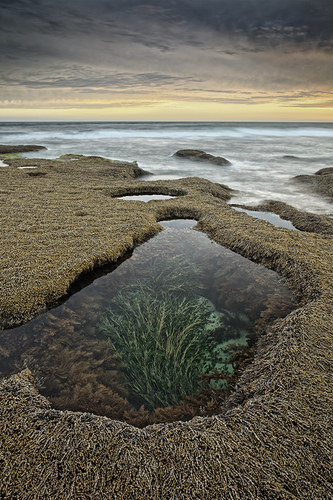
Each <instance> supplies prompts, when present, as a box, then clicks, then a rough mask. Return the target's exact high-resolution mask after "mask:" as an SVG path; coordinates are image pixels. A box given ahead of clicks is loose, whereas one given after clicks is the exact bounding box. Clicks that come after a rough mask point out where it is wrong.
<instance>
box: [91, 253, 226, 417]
mask: <svg viewBox="0 0 333 500" xmlns="http://www.w3.org/2000/svg"><path fill="white" fill-rule="evenodd" d="M201 273H202V271H201V269H200V268H199V267H198V266H196V265H194V264H192V263H190V262H189V261H188V260H186V259H185V258H184V257H182V256H181V257H174V258H172V259H168V260H167V261H164V260H163V261H161V260H159V261H158V260H155V261H154V262H153V264H152V267H151V272H150V274H149V275H148V276H145V277H143V278H141V279H138V280H135V281H134V282H133V283H131V284H130V285H127V286H126V287H124V288H123V289H122V290H121V291H120V292H118V294H117V295H116V296H115V297H114V298H113V300H112V301H111V307H110V308H108V310H107V311H106V312H104V313H103V314H102V315H101V317H100V320H99V322H98V324H97V328H98V329H99V331H100V332H101V333H103V334H104V335H106V336H108V337H109V338H110V339H111V345H112V346H113V349H114V351H115V352H117V353H119V354H120V357H121V361H122V363H123V364H124V367H125V373H126V377H127V382H128V387H129V388H130V389H129V390H130V392H131V393H132V397H131V396H130V397H129V400H130V401H132V402H133V404H134V405H135V406H138V405H139V406H140V405H142V404H145V405H146V407H147V408H148V409H150V410H153V409H155V408H157V407H166V406H170V405H172V406H177V405H178V404H179V402H180V400H181V397H182V394H186V395H192V394H193V393H194V392H196V390H197V388H198V382H199V378H200V373H201V371H202V370H203V368H204V367H205V370H206V371H207V370H210V369H212V368H213V367H214V366H215V364H216V363H217V361H218V360H219V349H218V343H217V341H216V340H215V339H214V338H213V337H212V335H210V333H211V331H212V330H214V329H215V328H216V318H213V319H214V321H212V314H213V313H212V308H213V310H214V306H212V304H210V302H209V301H208V300H207V299H205V298H204V297H201V296H200V295H199V294H198V291H199V290H200V282H199V277H200V275H201Z"/></svg>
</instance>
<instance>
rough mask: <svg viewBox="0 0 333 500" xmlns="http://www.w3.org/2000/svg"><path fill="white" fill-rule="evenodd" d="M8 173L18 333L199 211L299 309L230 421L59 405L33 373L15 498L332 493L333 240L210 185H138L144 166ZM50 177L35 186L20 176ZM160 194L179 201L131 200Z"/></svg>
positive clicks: (251, 372) (44, 165)
mask: <svg viewBox="0 0 333 500" xmlns="http://www.w3.org/2000/svg"><path fill="white" fill-rule="evenodd" d="M7 163H9V167H6V168H2V169H0V176H1V190H0V204H1V205H0V207H1V228H2V244H1V247H0V252H1V281H0V283H1V285H0V286H1V321H2V323H1V324H2V327H3V328H4V327H7V326H8V325H16V324H20V323H22V322H25V321H27V320H29V319H30V318H32V317H34V316H36V315H37V314H38V313H39V312H41V311H42V310H43V309H45V308H46V307H48V306H50V305H51V304H52V303H53V302H55V301H56V300H57V299H59V298H60V297H61V296H63V295H64V294H65V293H66V291H67V289H68V287H69V286H70V284H71V283H73V282H74V281H75V280H76V279H77V277H78V276H80V275H81V274H82V273H84V272H86V271H88V270H90V269H92V268H93V267H94V266H98V265H101V264H103V263H105V262H107V261H113V260H116V259H117V258H118V257H119V256H120V255H122V254H123V253H124V252H125V251H127V250H128V249H130V248H132V247H133V246H134V245H135V244H137V243H139V242H142V241H144V240H145V239H147V238H148V237H149V236H152V235H154V234H156V233H157V232H159V231H160V230H161V229H162V228H161V226H160V225H159V224H158V221H159V220H162V219H165V218H177V217H182V218H185V217H191V218H194V219H196V220H197V221H198V223H199V224H198V228H199V229H200V230H202V231H205V232H207V233H208V234H209V235H210V236H211V238H212V239H214V240H215V241H216V242H217V243H219V244H222V245H225V246H227V247H228V248H231V249H232V250H234V251H236V252H238V253H240V254H242V255H244V256H245V257H248V258H250V259H251V260H253V261H255V262H258V263H262V264H264V265H265V266H267V267H269V268H271V269H274V270H276V271H278V272H279V273H280V275H281V276H283V277H285V278H286V279H287V280H288V282H289V284H290V286H291V287H292V288H293V290H294V291H295V293H296V294H297V297H298V299H299V307H298V308H297V309H296V310H294V311H293V312H292V313H291V314H289V315H288V316H287V317H286V318H284V319H279V320H277V321H276V322H275V323H274V324H273V325H271V326H270V327H267V329H266V332H265V335H263V336H262V338H261V339H260V341H259V343H258V346H257V352H256V355H255V358H254V361H253V363H252V364H251V365H249V366H248V367H247V368H246V370H245V371H244V373H243V375H242V377H241V378H240V380H239V381H238V384H237V387H235V391H234V392H233V393H232V394H231V395H230V396H229V398H228V399H227V401H226V403H225V406H224V408H221V413H220V414H219V415H215V416H213V417H196V418H194V419H192V420H191V421H188V422H174V423H171V424H156V425H152V426H149V427H146V428H144V429H138V428H135V427H133V426H130V425H128V424H126V423H122V422H118V421H113V420H110V419H108V418H106V417H98V416H94V415H92V414H89V413H75V412H70V411H58V410H53V409H52V408H51V405H50V403H49V402H48V401H47V399H45V398H44V397H42V396H41V395H39V393H38V391H37V390H36V389H35V387H34V380H33V378H32V376H31V373H30V372H29V370H25V371H23V372H21V373H19V374H17V375H14V376H12V377H10V378H8V379H3V380H2V381H1V383H0V427H1V440H0V477H1V482H0V496H1V497H2V498H8V499H9V498H20V499H25V498H26V499H27V498H34V499H45V498H52V499H63V498H80V499H83V498H101V499H102V498H119V499H120V498H121V499H127V498H128V499H131V498H133V499H137V498H149V499H156V498H161V499H162V498H163V499H164V498H176V499H188V498H191V499H196V498H197V499H204V498H205V499H222V498H223V499H224V498H225V499H231V498H232V499H242V500H243V499H251V498H256V499H313V498H327V499H328V498H332V497H333V485H332V479H333V477H332V449H333V431H332V407H333V397H332V367H333V345H332V344H333V337H332V309H333V306H332V303H333V302H332V299H333V288H332V283H333V265H332V262H333V249H332V236H331V235H330V234H328V233H327V232H324V233H323V234H321V233H307V232H304V231H301V232H296V231H292V230H288V229H281V228H275V227H273V226H272V225H271V224H269V223H267V222H265V221H261V220H258V219H254V218H252V217H250V216H248V215H247V214H245V213H241V212H237V211H235V210H234V209H233V208H232V207H230V206H228V205H227V204H226V202H225V201H226V200H227V199H228V198H229V197H230V196H231V195H232V192H231V190H230V189H228V188H226V187H225V186H221V185H217V184H213V183H211V182H209V181H206V180H204V179H199V178H191V179H181V180H176V181H157V182H147V181H141V180H137V179H136V177H137V176H138V174H140V171H139V170H137V169H138V168H139V167H137V165H136V164H130V163H127V164H126V163H122V164H119V162H118V164H117V163H114V162H112V161H108V160H104V159H100V158H99V159H97V158H96V157H95V158H90V159H88V158H82V157H79V158H77V159H76V160H75V161H74V160H73V159H72V160H71V161H70V160H69V159H67V160H66V159H62V160H59V161H55V160H40V159H39V160H37V159H29V160H24V159H19V160H18V159H17V160H8V161H7ZM29 165H30V166H37V170H40V171H42V172H44V173H45V175H42V176H33V177H31V176H29V175H27V170H26V169H18V168H17V167H18V166H29ZM139 193H160V194H170V195H174V196H175V198H173V199H170V200H158V201H150V202H149V203H143V202H140V201H126V200H119V199H117V198H116V197H117V196H122V195H124V194H139Z"/></svg>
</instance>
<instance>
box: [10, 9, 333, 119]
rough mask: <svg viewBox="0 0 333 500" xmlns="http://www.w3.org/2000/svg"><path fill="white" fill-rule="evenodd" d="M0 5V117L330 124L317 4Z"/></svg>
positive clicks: (332, 49) (327, 20)
mask: <svg viewBox="0 0 333 500" xmlns="http://www.w3.org/2000/svg"><path fill="white" fill-rule="evenodd" d="M254 7H255V8H254ZM0 13H1V16H2V19H3V21H4V22H3V26H4V28H3V29H2V32H1V33H0V40H1V42H0V43H1V52H0V58H1V66H0V120H1V121H25V120H26V121H39V120H41V121H46V120H48V121H52V120H66V121H67V120H69V121H75V120H77V121H79V120H90V121H91V120H96V121H99V120H101V121H104V120H105V121H109V120H110V121H122V120H124V121H182V120H183V121H333V88H332V87H333V86H332V82H333V65H332V53H333V29H332V26H333V6H332V5H331V4H329V3H328V2H327V0H298V1H297V2H295V1H289V2H287V0H282V1H279V2H277V1H276V0H268V1H264V0H254V2H252V3H251V6H249V5H248V4H247V3H246V2H244V1H243V0H219V1H217V0H210V1H208V2H207V1H206V2H204V1H203V0H193V1H192V2H187V1H186V0H179V1H178V2H166V1H164V0H159V1H157V0H146V1H145V2H141V1H140V0H123V1H120V0H109V1H108V2H104V1H102V0H96V1H94V2H92V1H91V0H78V1H77V2H75V5H69V4H68V3H67V2H65V1H64V0H59V2H57V4H55V3H54V2H52V1H47V2H41V3H39V4H38V5H37V4H36V3H35V2H33V1H32V0H13V1H12V2H10V3H8V2H6V3H5V4H4V5H2V6H0Z"/></svg>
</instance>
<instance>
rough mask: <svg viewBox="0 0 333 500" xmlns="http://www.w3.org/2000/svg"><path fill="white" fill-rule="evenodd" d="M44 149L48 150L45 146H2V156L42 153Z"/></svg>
mask: <svg viewBox="0 0 333 500" xmlns="http://www.w3.org/2000/svg"><path fill="white" fill-rule="evenodd" d="M42 149H47V148H45V147H44V146H35V145H22V144H21V145H20V146H8V145H5V144H0V154H12V153H28V152H31V151H40V150H42Z"/></svg>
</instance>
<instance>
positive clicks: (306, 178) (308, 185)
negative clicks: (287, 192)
mask: <svg viewBox="0 0 333 500" xmlns="http://www.w3.org/2000/svg"><path fill="white" fill-rule="evenodd" d="M290 182H294V183H297V184H300V185H302V186H304V188H305V189H306V190H308V191H310V192H312V193H316V194H319V195H322V196H328V197H329V198H331V200H332V201H333V168H332V167H327V168H322V169H320V170H318V171H317V172H315V173H314V174H313V175H296V177H293V178H292V179H290Z"/></svg>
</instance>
